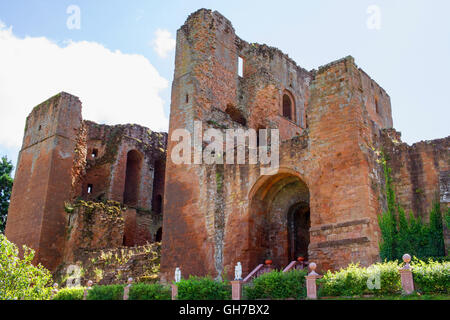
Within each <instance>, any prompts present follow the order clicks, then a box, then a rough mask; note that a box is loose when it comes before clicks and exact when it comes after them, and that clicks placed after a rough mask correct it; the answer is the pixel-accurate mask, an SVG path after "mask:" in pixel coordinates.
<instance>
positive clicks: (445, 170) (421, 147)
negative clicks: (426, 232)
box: [382, 130, 450, 222]
mask: <svg viewBox="0 0 450 320" xmlns="http://www.w3.org/2000/svg"><path fill="white" fill-rule="evenodd" d="M382 147H383V150H384V152H385V153H386V156H387V159H388V162H387V163H388V166H389V167H390V168H391V170H392V173H391V175H392V178H393V184H394V189H395V192H396V196H397V200H398V201H399V203H400V204H401V205H402V206H403V208H404V209H405V210H406V212H407V213H408V212H410V211H412V212H413V213H414V214H415V216H416V217H417V216H421V217H422V218H423V220H424V221H426V222H428V219H429V213H430V211H431V208H432V204H433V201H436V200H439V201H440V202H441V203H442V204H443V205H444V208H446V207H447V206H448V204H449V203H450V196H449V191H448V190H449V185H450V164H449V159H450V137H447V138H444V139H436V140H432V141H422V142H418V143H415V144H413V145H412V146H409V145H407V144H406V143H403V142H402V141H401V137H400V133H399V132H396V131H395V130H386V131H384V132H383V135H382Z"/></svg>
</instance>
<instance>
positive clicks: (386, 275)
mask: <svg viewBox="0 0 450 320" xmlns="http://www.w3.org/2000/svg"><path fill="white" fill-rule="evenodd" d="M399 268H400V265H399V264H398V262H397V261H390V262H385V263H376V264H374V265H371V266H370V267H368V268H363V267H360V266H359V265H357V264H356V265H355V264H351V265H349V266H348V267H347V268H345V269H341V270H339V271H336V272H331V271H328V272H327V273H326V274H325V275H324V276H323V278H321V279H319V280H318V284H319V295H320V296H334V297H338V296H361V295H365V294H375V295H392V294H398V293H401V290H402V287H401V280H400V273H399V272H398V269H399ZM378 279H379V280H378Z"/></svg>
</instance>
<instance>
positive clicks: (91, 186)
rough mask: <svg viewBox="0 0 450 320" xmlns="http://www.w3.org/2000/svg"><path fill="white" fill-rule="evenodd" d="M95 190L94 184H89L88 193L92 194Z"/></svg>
mask: <svg viewBox="0 0 450 320" xmlns="http://www.w3.org/2000/svg"><path fill="white" fill-rule="evenodd" d="M93 188H94V186H93V185H92V184H88V187H87V193H88V194H92V190H93Z"/></svg>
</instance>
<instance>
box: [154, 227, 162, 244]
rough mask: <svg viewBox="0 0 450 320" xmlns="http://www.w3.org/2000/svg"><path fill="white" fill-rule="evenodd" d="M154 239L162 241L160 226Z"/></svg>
mask: <svg viewBox="0 0 450 320" xmlns="http://www.w3.org/2000/svg"><path fill="white" fill-rule="evenodd" d="M155 241H156V242H161V241H162V227H161V228H159V229H158V231H156V235H155Z"/></svg>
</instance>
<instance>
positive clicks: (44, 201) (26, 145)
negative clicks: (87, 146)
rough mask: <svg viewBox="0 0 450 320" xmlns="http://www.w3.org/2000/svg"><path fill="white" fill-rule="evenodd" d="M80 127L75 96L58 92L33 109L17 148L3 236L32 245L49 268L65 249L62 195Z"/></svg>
mask: <svg viewBox="0 0 450 320" xmlns="http://www.w3.org/2000/svg"><path fill="white" fill-rule="evenodd" d="M80 127H81V103H80V101H79V100H78V98H76V97H74V96H71V95H69V94H67V93H64V92H63V93H60V94H58V95H56V96H55V97H53V98H51V99H50V100H48V101H46V102H44V103H42V104H41V105H39V106H37V107H36V108H34V109H33V111H32V112H31V114H30V115H29V116H28V118H27V122H26V128H25V135H24V140H23V145H22V149H21V151H20V154H19V160H18V162H17V163H18V164H17V170H16V175H15V181H14V187H13V192H12V196H11V204H10V207H9V212H8V224H7V227H6V236H7V237H8V239H9V240H10V241H12V242H14V243H15V244H17V245H18V246H19V247H21V246H22V245H24V244H26V245H28V246H30V247H32V248H33V249H35V250H37V254H36V258H35V261H36V262H40V263H42V264H43V265H44V266H45V267H47V268H49V269H50V270H54V269H55V268H56V266H57V265H58V264H59V263H60V262H61V259H62V254H63V250H64V236H65V226H66V219H65V218H66V216H65V212H64V201H66V200H67V199H69V198H70V195H71V191H72V175H71V171H72V166H73V162H74V157H75V154H74V150H75V145H76V143H77V142H76V140H77V134H78V133H79V129H80Z"/></svg>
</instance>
